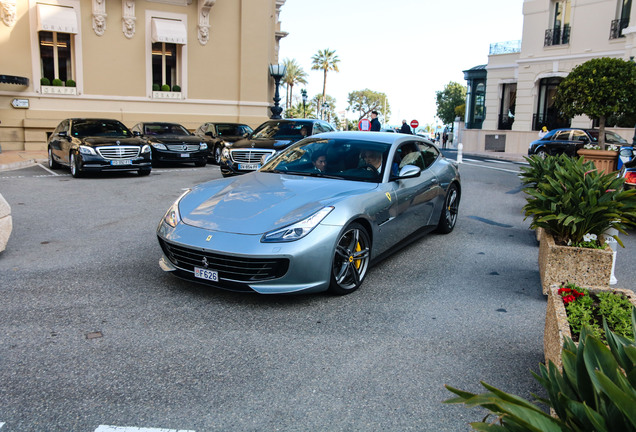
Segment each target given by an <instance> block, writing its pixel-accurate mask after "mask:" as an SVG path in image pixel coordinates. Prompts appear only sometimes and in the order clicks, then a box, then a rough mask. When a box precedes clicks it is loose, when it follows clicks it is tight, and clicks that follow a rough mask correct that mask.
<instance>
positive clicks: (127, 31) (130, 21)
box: [121, 0, 137, 39]
mask: <svg viewBox="0 0 636 432" xmlns="http://www.w3.org/2000/svg"><path fill="white" fill-rule="evenodd" d="M136 20H137V18H136V17H135V0H122V2H121V30H122V31H123V32H124V35H125V36H126V37H127V38H128V39H132V37H133V36H134V35H135V22H136Z"/></svg>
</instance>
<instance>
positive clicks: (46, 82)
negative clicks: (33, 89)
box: [40, 77, 51, 86]
mask: <svg viewBox="0 0 636 432" xmlns="http://www.w3.org/2000/svg"><path fill="white" fill-rule="evenodd" d="M40 85H43V86H50V85H51V80H50V79H48V78H47V77H42V78H40Z"/></svg>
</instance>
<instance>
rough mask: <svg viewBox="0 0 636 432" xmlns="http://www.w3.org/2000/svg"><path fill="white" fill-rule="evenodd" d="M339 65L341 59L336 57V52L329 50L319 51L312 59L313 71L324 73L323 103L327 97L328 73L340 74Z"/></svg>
mask: <svg viewBox="0 0 636 432" xmlns="http://www.w3.org/2000/svg"><path fill="white" fill-rule="evenodd" d="M338 63H340V59H339V58H338V56H337V55H336V51H335V50H333V51H331V50H329V49H328V48H327V49H324V50H318V52H317V53H316V54H314V55H313V56H312V57H311V70H321V71H323V82H322V99H321V100H322V101H324V100H325V97H326V95H327V72H329V71H334V72H340V70H339V69H338Z"/></svg>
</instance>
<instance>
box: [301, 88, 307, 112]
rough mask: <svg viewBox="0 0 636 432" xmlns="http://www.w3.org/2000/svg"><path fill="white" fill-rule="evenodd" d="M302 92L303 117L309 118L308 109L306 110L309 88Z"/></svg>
mask: <svg viewBox="0 0 636 432" xmlns="http://www.w3.org/2000/svg"><path fill="white" fill-rule="evenodd" d="M300 94H302V95H303V118H307V111H306V110H305V107H306V106H307V90H305V89H302V90H301V91H300Z"/></svg>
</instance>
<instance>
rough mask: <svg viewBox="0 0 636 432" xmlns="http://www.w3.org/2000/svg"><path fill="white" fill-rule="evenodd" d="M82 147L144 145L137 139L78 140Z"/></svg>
mask: <svg viewBox="0 0 636 432" xmlns="http://www.w3.org/2000/svg"><path fill="white" fill-rule="evenodd" d="M80 140H81V142H82V144H83V145H88V146H91V147H100V146H112V145H122V146H124V145H133V146H140V145H144V144H145V143H144V141H143V140H142V139H140V138H137V137H131V138H123V137H83V138H80Z"/></svg>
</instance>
